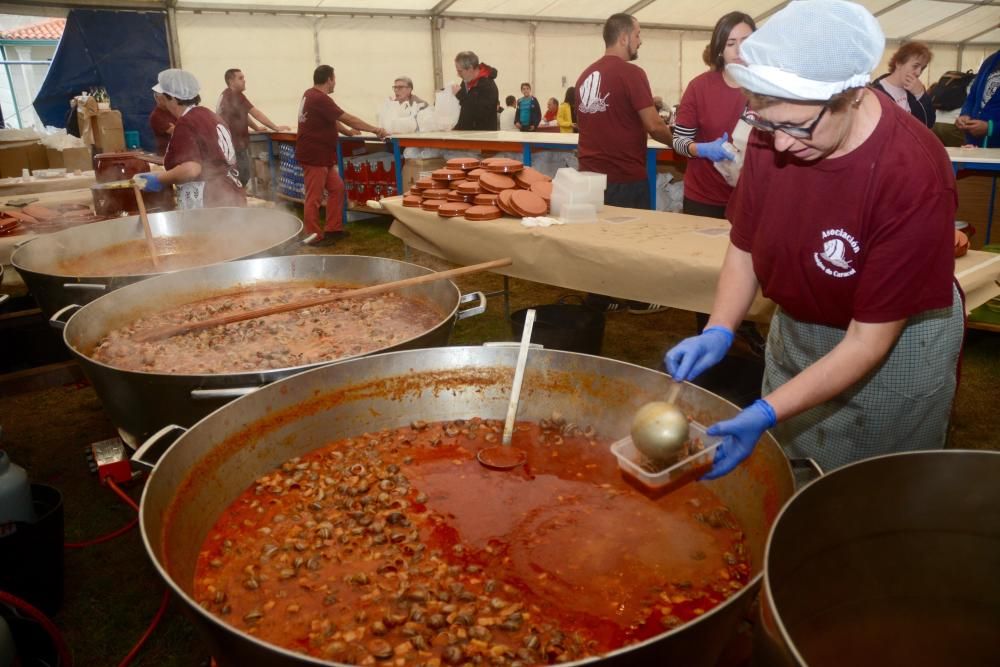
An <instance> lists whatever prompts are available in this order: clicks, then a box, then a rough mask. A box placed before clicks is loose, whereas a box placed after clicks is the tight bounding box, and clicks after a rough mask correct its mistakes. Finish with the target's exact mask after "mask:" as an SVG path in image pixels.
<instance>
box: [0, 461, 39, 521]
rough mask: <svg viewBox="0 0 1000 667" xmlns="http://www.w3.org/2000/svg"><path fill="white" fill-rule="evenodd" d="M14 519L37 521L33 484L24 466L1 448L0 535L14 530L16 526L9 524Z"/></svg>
mask: <svg viewBox="0 0 1000 667" xmlns="http://www.w3.org/2000/svg"><path fill="white" fill-rule="evenodd" d="M14 521H23V522H25V523H34V521H35V508H34V506H33V504H32V502H31V484H29V483H28V473H26V472H25V471H24V468H22V467H21V466H19V465H17V464H15V463H13V462H12V461H11V460H10V457H9V456H7V452H5V451H4V450H2V449H0V536H3V535H7V534H8V533H10V532H12V531H13V529H14V527H13V526H12V525H9V524H12V523H13V522H14Z"/></svg>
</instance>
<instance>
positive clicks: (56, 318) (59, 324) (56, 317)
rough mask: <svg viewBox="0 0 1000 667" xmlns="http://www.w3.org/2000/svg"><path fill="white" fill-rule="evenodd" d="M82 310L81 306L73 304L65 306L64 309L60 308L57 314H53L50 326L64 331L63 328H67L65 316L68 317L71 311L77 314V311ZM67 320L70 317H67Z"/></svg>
mask: <svg viewBox="0 0 1000 667" xmlns="http://www.w3.org/2000/svg"><path fill="white" fill-rule="evenodd" d="M81 308H83V306H81V305H80V304H78V303H71V304H69V305H68V306H63V307H62V308H60V309H59V310H57V311H56V312H54V313H53V314H52V317H50V318H49V325H50V326H51V327H52V328H53V329H63V328H65V327H66V321H65V320H63V315H66V314H67V313H69V312H70V311H73V312H76V311H77V310H80V309H81ZM66 319H67V320H68V319H69V317H67V318H66Z"/></svg>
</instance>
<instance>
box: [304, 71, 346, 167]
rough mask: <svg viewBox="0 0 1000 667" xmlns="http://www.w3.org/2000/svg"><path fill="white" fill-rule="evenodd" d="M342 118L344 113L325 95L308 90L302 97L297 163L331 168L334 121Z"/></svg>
mask: <svg viewBox="0 0 1000 667" xmlns="http://www.w3.org/2000/svg"><path fill="white" fill-rule="evenodd" d="M342 115H344V112H343V110H342V109H341V108H340V107H338V106H337V103H336V102H334V101H333V99H331V97H330V96H329V95H327V94H326V93H324V92H321V91H319V90H316V89H315V88H310V89H309V90H307V91H306V92H305V93H303V94H302V101H301V102H299V136H298V139H296V141H295V159H296V160H298V162H299V164H308V165H310V166H313V167H332V166H333V165H334V163H336V162H337V119H338V118H340V117H341V116H342Z"/></svg>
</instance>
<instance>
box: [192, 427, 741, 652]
mask: <svg viewBox="0 0 1000 667" xmlns="http://www.w3.org/2000/svg"><path fill="white" fill-rule="evenodd" d="M502 430H503V424H502V423H501V422H499V421H496V420H483V419H480V418H473V419H468V420H462V419H459V420H455V421H450V422H436V423H424V422H421V421H415V422H413V423H412V424H411V425H410V426H408V427H404V428H399V429H396V430H384V431H380V432H377V433H365V434H363V435H362V436H360V437H356V438H350V439H345V440H339V441H336V442H332V443H330V444H329V445H327V446H325V447H323V448H321V449H318V450H315V451H313V452H311V453H309V454H307V455H305V456H302V457H297V458H293V459H291V460H289V461H287V462H285V463H284V464H283V465H281V466H280V467H279V468H278V469H276V470H273V471H272V472H270V473H268V474H266V475H264V476H262V477H260V478H259V479H257V480H256V481H255V482H254V483H253V484H252V485H251V486H250V488H248V489H247V490H246V491H245V492H243V493H242V494H241V495H240V496H239V497H238V498H237V499H236V501H235V502H233V503H232V504H231V505H230V506H229V507H228V509H226V510H225V512H224V513H223V514H222V516H221V517H220V518H219V519H218V520H217V522H216V523H215V525H214V527H213V528H212V529H211V530H210V532H209V534H208V536H207V538H206V540H205V542H204V544H203V547H202V549H201V551H200V554H199V558H198V563H197V567H196V574H195V581H194V597H195V599H196V600H197V601H198V602H199V603H200V604H201V605H202V606H203V607H204V608H206V609H207V610H209V611H210V612H211V613H214V614H216V615H218V616H219V617H220V618H221V619H223V620H224V621H225V622H227V623H229V624H231V625H233V626H234V627H235V628H237V629H239V630H241V631H243V632H246V633H249V634H251V635H253V636H255V637H258V638H260V639H262V640H264V641H267V642H270V643H273V644H276V645H279V646H282V647H285V648H287V649H291V650H294V651H299V652H302V653H306V654H309V655H312V656H316V657H319V658H322V659H326V660H330V661H336V662H343V663H350V664H356V665H374V664H388V665H400V666H407V665H414V666H417V665H466V664H473V665H505V666H515V665H522V666H527V665H536V664H537V665H543V664H554V663H560V662H567V661H571V660H576V659H581V658H584V657H586V656H591V655H599V654H602V653H605V652H607V651H610V650H613V649H616V648H619V647H622V646H627V645H629V644H633V643H636V642H639V641H642V640H644V639H647V638H649V637H653V636H655V635H658V634H660V633H663V632H665V631H667V630H670V629H672V628H675V627H678V626H680V625H682V624H684V623H685V622H687V621H689V620H691V619H693V618H696V617H697V616H700V615H702V614H704V613H706V612H707V611H709V610H710V609H712V608H713V607H714V606H716V605H718V604H719V603H721V602H722V601H724V600H726V599H727V598H729V597H730V596H732V595H733V594H735V593H736V592H737V591H739V590H740V589H741V588H742V587H743V586H745V585H746V583H747V581H748V580H749V576H750V564H749V560H748V559H749V557H748V552H747V547H746V542H745V538H744V535H743V533H742V532H741V530H740V527H739V525H737V523H736V520H735V519H734V517H733V515H732V514H731V513H730V512H729V510H728V509H727V508H726V507H725V506H723V504H722V503H721V501H720V500H719V499H718V498H717V497H716V496H715V495H713V494H712V492H711V491H710V490H709V489H708V488H707V487H706V486H704V485H701V484H690V485H688V486H686V487H684V488H681V489H679V490H677V491H676V492H674V493H670V494H667V495H666V496H663V497H661V498H658V499H655V500H654V499H651V498H648V497H646V496H644V495H642V494H641V493H639V492H638V491H637V490H635V489H634V488H632V487H631V486H630V485H629V484H627V483H626V482H625V481H624V480H623V479H622V477H621V475H620V474H619V471H618V468H617V464H616V463H615V459H614V457H613V456H612V455H611V453H610V452H609V449H608V442H607V441H605V440H602V439H600V438H598V437H597V436H596V434H595V432H594V430H593V429H592V428H590V427H586V428H584V427H580V426H576V425H573V424H571V423H567V422H566V421H565V419H563V418H561V417H559V416H558V415H554V416H553V418H552V419H544V420H542V421H541V422H539V423H533V422H519V423H518V424H517V427H516V430H515V433H514V446H516V447H520V448H522V449H524V450H525V451H527V453H528V463H527V464H526V465H525V466H523V467H521V468H518V469H515V470H513V471H507V472H496V471H491V470H487V469H485V468H484V467H482V466H481V465H480V464H479V463H478V462H477V460H476V452H477V451H478V450H479V449H481V448H483V447H488V446H492V445H495V444H497V443H498V442H499V439H500V437H501V432H502Z"/></svg>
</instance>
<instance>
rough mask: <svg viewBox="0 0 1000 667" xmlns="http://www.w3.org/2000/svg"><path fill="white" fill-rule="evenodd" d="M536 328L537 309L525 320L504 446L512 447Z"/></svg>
mask: <svg viewBox="0 0 1000 667" xmlns="http://www.w3.org/2000/svg"><path fill="white" fill-rule="evenodd" d="M534 326H535V309H534V308H529V309H528V312H527V314H526V315H525V318H524V331H523V332H522V333H521V346H520V347H519V348H518V349H517V366H515V367H514V386H513V387H511V390H510V404H509V405H508V406H507V420H506V421H505V422H504V425H503V444H504V445H508V446H509V445H510V441H511V439H512V438H513V437H514V419H515V418H516V417H517V401H518V400H519V399H520V398H521V382H523V381H524V366H525V364H526V363H527V361H528V347H529V344H530V343H531V330H532V329H533V328H534Z"/></svg>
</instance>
